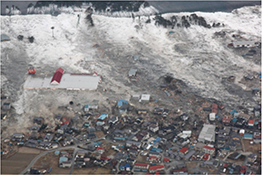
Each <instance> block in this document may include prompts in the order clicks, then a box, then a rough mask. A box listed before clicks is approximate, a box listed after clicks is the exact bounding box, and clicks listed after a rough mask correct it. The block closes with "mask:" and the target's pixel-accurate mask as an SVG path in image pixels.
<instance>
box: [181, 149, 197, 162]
mask: <svg viewBox="0 0 262 175" xmlns="http://www.w3.org/2000/svg"><path fill="white" fill-rule="evenodd" d="M195 153H196V151H194V150H191V151H189V152H188V153H187V154H186V155H185V157H184V160H188V159H190V157H192V156H193V155H194V154H195Z"/></svg>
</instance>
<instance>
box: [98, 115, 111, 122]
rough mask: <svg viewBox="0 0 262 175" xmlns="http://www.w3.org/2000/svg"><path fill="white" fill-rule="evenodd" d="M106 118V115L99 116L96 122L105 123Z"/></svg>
mask: <svg viewBox="0 0 262 175" xmlns="http://www.w3.org/2000/svg"><path fill="white" fill-rule="evenodd" d="M107 117H108V115H107V114H101V115H100V116H99V117H98V119H97V121H105V120H106V119H107Z"/></svg>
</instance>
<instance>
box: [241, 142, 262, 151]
mask: <svg viewBox="0 0 262 175" xmlns="http://www.w3.org/2000/svg"><path fill="white" fill-rule="evenodd" d="M249 142H250V140H242V145H244V147H243V151H245V152H253V153H258V152H259V151H260V150H261V144H253V145H250V143H249Z"/></svg>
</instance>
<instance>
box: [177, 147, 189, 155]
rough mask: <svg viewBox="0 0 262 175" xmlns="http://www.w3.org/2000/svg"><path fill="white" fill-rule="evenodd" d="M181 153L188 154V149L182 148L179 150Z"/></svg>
mask: <svg viewBox="0 0 262 175" xmlns="http://www.w3.org/2000/svg"><path fill="white" fill-rule="evenodd" d="M179 152H180V153H183V154H186V153H187V152H188V148H181V149H180V150H179Z"/></svg>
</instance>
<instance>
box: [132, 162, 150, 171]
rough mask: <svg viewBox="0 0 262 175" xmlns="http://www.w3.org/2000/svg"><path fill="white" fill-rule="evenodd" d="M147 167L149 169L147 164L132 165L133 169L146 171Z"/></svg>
mask: <svg viewBox="0 0 262 175" xmlns="http://www.w3.org/2000/svg"><path fill="white" fill-rule="evenodd" d="M148 167H149V164H147V163H138V162H136V163H135V164H134V169H146V170H147V169H148Z"/></svg>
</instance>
